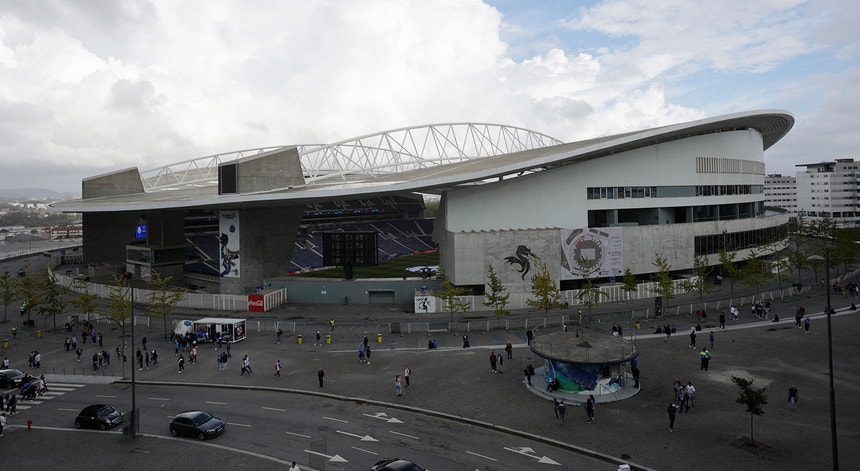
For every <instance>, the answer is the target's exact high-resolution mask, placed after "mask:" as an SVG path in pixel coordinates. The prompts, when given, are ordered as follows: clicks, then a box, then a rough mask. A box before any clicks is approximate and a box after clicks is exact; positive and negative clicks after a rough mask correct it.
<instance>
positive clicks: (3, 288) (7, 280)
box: [0, 271, 18, 324]
mask: <svg viewBox="0 0 860 471" xmlns="http://www.w3.org/2000/svg"><path fill="white" fill-rule="evenodd" d="M16 299H18V276H17V275H12V274H11V273H9V272H8V271H6V272H3V273H2V274H0V300H2V301H3V323H4V324H5V323H6V322H9V319H8V318H7V316H8V314H9V305H10V304H12V301H14V300H16Z"/></svg>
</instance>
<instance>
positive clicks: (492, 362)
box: [490, 352, 496, 373]
mask: <svg viewBox="0 0 860 471" xmlns="http://www.w3.org/2000/svg"><path fill="white" fill-rule="evenodd" d="M490 368H491V371H492V372H493V373H496V352H490Z"/></svg>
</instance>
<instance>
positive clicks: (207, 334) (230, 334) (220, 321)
mask: <svg viewBox="0 0 860 471" xmlns="http://www.w3.org/2000/svg"><path fill="white" fill-rule="evenodd" d="M194 332H195V333H196V334H197V341H198V342H201V341H202V342H215V341H217V340H218V337H219V336H221V337H222V339H223V341H225V342H230V343H236V342H239V341H241V340H245V319H229V318H220V317H205V318H203V319H200V320H197V321H194Z"/></svg>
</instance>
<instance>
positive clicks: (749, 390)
mask: <svg viewBox="0 0 860 471" xmlns="http://www.w3.org/2000/svg"><path fill="white" fill-rule="evenodd" d="M753 381H755V379H749V380H748V379H746V378H740V377H737V376H732V382H733V383H735V384H736V385H737V386H738V388H740V395H739V396H738V398H737V399H735V402H737V403H738V404H741V405H744V406H746V408H747V412H749V413H750V442H752V446H753V448H755V438H754V437H753V418H754V417H755V416H757V415H763V414H764V409H763V408H762V406H764V405H765V404H767V396H765V395H764V392H765V390H767V388H766V387H765V388H754V387H752V384H753Z"/></svg>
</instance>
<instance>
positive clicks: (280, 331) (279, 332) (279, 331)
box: [275, 329, 284, 343]
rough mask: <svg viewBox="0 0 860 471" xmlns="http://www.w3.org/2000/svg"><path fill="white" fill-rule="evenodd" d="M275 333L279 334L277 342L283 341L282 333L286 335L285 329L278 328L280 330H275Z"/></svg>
mask: <svg viewBox="0 0 860 471" xmlns="http://www.w3.org/2000/svg"><path fill="white" fill-rule="evenodd" d="M275 335H277V336H278V340H277V342H276V343H281V336H282V335H284V331H283V330H281V329H278V331H277V332H275Z"/></svg>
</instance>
